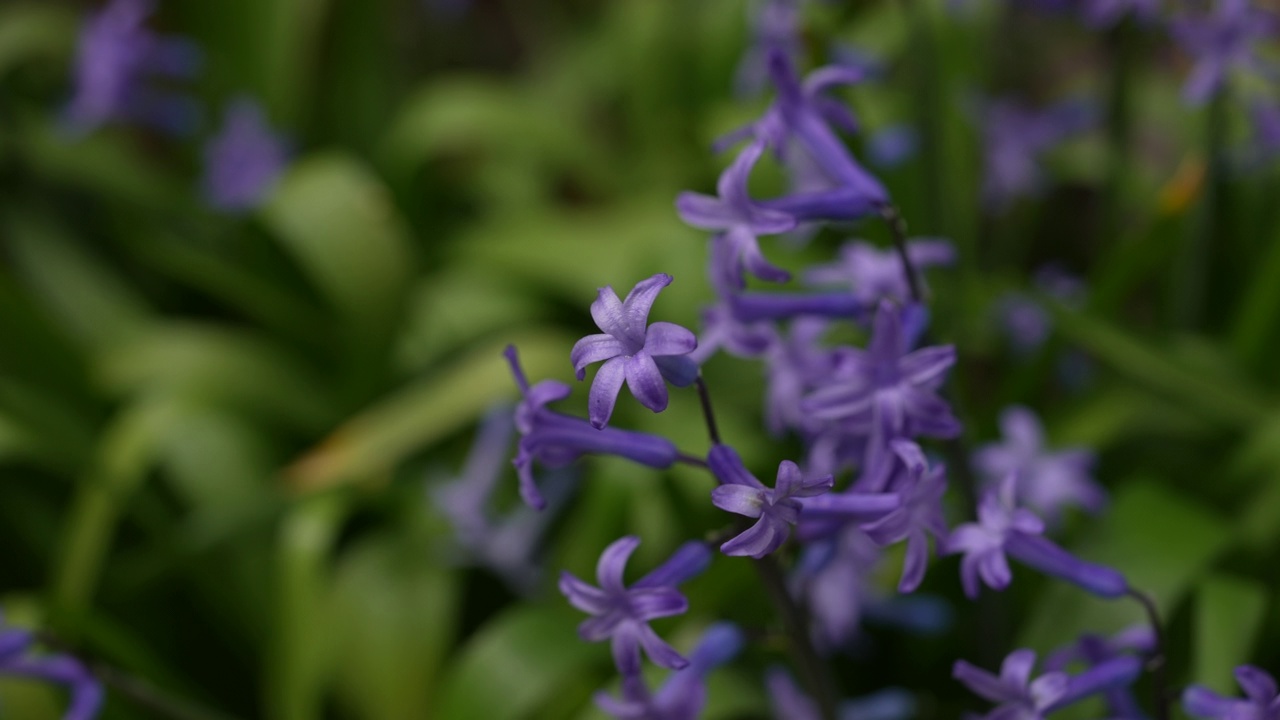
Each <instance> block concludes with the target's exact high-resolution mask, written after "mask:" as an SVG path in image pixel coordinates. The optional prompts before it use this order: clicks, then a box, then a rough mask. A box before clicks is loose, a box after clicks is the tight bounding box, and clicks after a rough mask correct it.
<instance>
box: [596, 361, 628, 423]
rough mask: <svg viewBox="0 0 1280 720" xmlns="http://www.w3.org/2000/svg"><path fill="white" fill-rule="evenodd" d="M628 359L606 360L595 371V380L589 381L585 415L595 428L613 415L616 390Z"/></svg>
mask: <svg viewBox="0 0 1280 720" xmlns="http://www.w3.org/2000/svg"><path fill="white" fill-rule="evenodd" d="M630 360H631V358H626V357H615V358H612V359H609V360H606V361H605V363H604V364H603V365H601V366H600V369H599V370H597V371H596V377H595V380H592V381H591V393H590V394H589V395H588V396H587V416H588V418H590V420H591V425H592V426H593V427H595V428H596V429H597V430H598V429H601V428H603V427H604V426H605V425H607V424H608V423H609V416H611V415H613V406H614V405H615V404H616V403H617V402H618V391H619V390H621V389H622V380H623V378H624V377H625V376H626V372H627V365H628V363H629V362H630Z"/></svg>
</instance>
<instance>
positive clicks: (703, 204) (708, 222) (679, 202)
mask: <svg viewBox="0 0 1280 720" xmlns="http://www.w3.org/2000/svg"><path fill="white" fill-rule="evenodd" d="M676 212H677V213H679V214H680V219H681V220H684V221H685V222H686V223H688V224H690V225H692V226H693V227H696V228H698V229H700V230H727V229H729V228H730V227H732V226H733V225H734V224H735V223H737V222H740V220H741V219H740V218H739V217H738V215H737V214H736V213H735V212H734V210H733V208H731V207H729V206H728V205H726V204H725V203H724V202H722V201H720V200H719V199H717V198H713V197H711V196H710V195H703V194H701V193H694V192H682V193H680V194H679V195H677V196H676Z"/></svg>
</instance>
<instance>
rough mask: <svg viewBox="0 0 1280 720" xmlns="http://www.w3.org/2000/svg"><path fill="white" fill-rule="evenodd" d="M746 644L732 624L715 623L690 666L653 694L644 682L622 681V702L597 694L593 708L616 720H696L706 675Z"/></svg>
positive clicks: (691, 656) (703, 701)
mask: <svg viewBox="0 0 1280 720" xmlns="http://www.w3.org/2000/svg"><path fill="white" fill-rule="evenodd" d="M745 642H746V638H745V637H743V634H742V631H741V630H739V629H738V628H737V627H736V626H735V625H733V624H732V623H727V622H721V623H716V624H715V625H712V626H711V627H709V628H707V631H706V632H705V633H703V636H702V640H701V641H700V642H699V643H698V645H697V647H695V648H694V649H693V652H692V653H690V654H689V664H688V665H686V666H685V667H684V668H682V669H680V670H677V671H675V672H674V673H672V674H671V675H670V676H669V677H668V678H667V680H666V682H664V683H663V684H662V686H661V687H660V688H658V691H657V692H656V693H650V692H649V689H648V688H647V687H646V686H645V684H644V679H643V678H641V677H630V678H627V677H624V678H623V680H622V698H621V699H615V698H613V697H612V696H609V695H607V694H605V693H597V694H596V696H595V701H596V705H597V706H599V707H600V709H601V710H603V711H605V712H607V713H609V714H610V715H612V716H613V717H615V718H617V720H697V718H698V716H699V715H700V714H701V713H702V708H703V707H704V706H706V704H707V686H706V682H705V680H706V677H707V675H708V674H709V673H710V672H711V671H712V670H715V669H716V668H717V667H719V666H721V665H723V664H725V663H727V662H729V661H730V660H732V659H733V658H734V657H736V656H737V655H738V653H739V652H741V651H742V647H743V645H744V644H745Z"/></svg>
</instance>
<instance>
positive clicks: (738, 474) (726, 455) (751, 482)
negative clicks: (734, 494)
mask: <svg viewBox="0 0 1280 720" xmlns="http://www.w3.org/2000/svg"><path fill="white" fill-rule="evenodd" d="M707 465H709V466H711V474H712V475H715V476H716V480H719V481H720V482H721V484H723V485H746V486H748V487H753V488H760V489H764V485H763V484H761V482H760V481H759V480H757V479H756V477H755V476H754V475H752V474H751V473H750V472H748V471H747V468H746V466H744V465H743V464H742V458H741V457H739V456H738V452H737V451H736V450H734V449H733V448H731V447H729V446H728V445H716V446H715V447H713V448H711V452H709V453H707Z"/></svg>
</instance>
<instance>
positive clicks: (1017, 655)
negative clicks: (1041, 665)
mask: <svg viewBox="0 0 1280 720" xmlns="http://www.w3.org/2000/svg"><path fill="white" fill-rule="evenodd" d="M1035 664H1036V653H1035V651H1034V650H1028V649H1026V648H1023V649H1021V650H1014V651H1013V652H1011V653H1009V656H1008V657H1006V658H1005V659H1004V662H1003V663H1001V665H1000V681H1001V682H1003V683H1006V684H1008V685H1011V686H1013V687H1026V685H1027V681H1028V680H1030V679H1031V670H1032V668H1034V667H1035Z"/></svg>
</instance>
